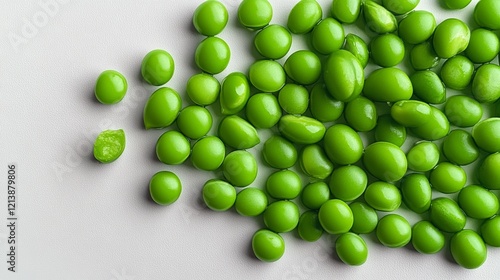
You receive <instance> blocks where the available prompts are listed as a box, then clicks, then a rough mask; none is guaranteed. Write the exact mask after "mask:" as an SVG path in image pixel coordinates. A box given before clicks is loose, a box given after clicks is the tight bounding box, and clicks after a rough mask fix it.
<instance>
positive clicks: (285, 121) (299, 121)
mask: <svg viewBox="0 0 500 280" xmlns="http://www.w3.org/2000/svg"><path fill="white" fill-rule="evenodd" d="M278 129H279V131H280V132H281V134H282V135H283V136H284V137H285V138H287V139H288V140H290V141H292V142H294V143H297V144H314V143H317V142H319V141H320V140H321V139H323V136H324V135H325V126H324V125H323V124H322V123H321V122H319V121H317V120H315V119H313V118H310V117H306V116H293V115H285V116H283V117H281V119H280V121H279V123H278Z"/></svg>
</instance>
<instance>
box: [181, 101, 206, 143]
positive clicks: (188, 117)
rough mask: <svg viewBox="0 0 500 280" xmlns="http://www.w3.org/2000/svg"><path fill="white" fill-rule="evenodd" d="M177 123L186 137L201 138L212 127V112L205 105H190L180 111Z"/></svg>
mask: <svg viewBox="0 0 500 280" xmlns="http://www.w3.org/2000/svg"><path fill="white" fill-rule="evenodd" d="M176 123H177V127H178V128H179V130H180V131H181V133H182V134H184V135H185V136H186V137H188V138H191V139H199V138H201V137H203V136H205V135H206V134H207V133H208V132H209V131H210V129H211V128H212V114H210V111H208V110H207V109H206V108H205V107H201V106H197V105H193V106H188V107H186V108H184V109H182V111H181V112H180V113H179V116H178V117H177V120H176Z"/></svg>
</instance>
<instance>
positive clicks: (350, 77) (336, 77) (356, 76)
mask: <svg viewBox="0 0 500 280" xmlns="http://www.w3.org/2000/svg"><path fill="white" fill-rule="evenodd" d="M323 78H324V81H325V85H326V88H327V89H328V92H329V93H330V94H331V95H332V97H333V98H335V99H336V100H340V101H343V102H348V101H351V100H353V99H354V98H356V97H358V96H359V94H360V93H361V91H362V90H363V85H364V79H365V74H364V71H363V67H362V66H361V63H360V61H359V60H358V59H357V58H356V57H355V56H354V55H353V54H352V53H350V52H349V51H346V50H337V51H334V52H332V53H331V54H330V56H328V59H327V61H326V64H325V66H324V71H323Z"/></svg>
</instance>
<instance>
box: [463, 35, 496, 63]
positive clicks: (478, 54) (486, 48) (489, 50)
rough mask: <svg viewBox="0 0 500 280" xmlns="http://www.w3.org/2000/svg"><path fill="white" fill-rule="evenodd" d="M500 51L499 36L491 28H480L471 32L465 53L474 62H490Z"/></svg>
mask: <svg viewBox="0 0 500 280" xmlns="http://www.w3.org/2000/svg"><path fill="white" fill-rule="evenodd" d="M498 51H500V41H499V40H498V36H497V35H496V34H495V33H494V32H493V31H490V30H487V29H483V28H478V29H476V30H473V31H472V32H471V34H470V42H469V46H468V47H467V49H465V55H466V56H467V57H468V58H469V59H470V60H471V61H472V62H474V63H486V62H490V61H492V60H493V58H495V56H497V54H498Z"/></svg>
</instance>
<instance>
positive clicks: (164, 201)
mask: <svg viewBox="0 0 500 280" xmlns="http://www.w3.org/2000/svg"><path fill="white" fill-rule="evenodd" d="M181 192H182V184H181V180H179V177H177V175H175V173H173V172H170V171H160V172H158V173H156V174H155V175H153V177H151V180H149V194H150V195H151V198H152V199H153V201H154V202H156V203H158V204H160V205H169V204H172V203H174V202H175V201H177V199H179V196H180V195H181Z"/></svg>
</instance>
